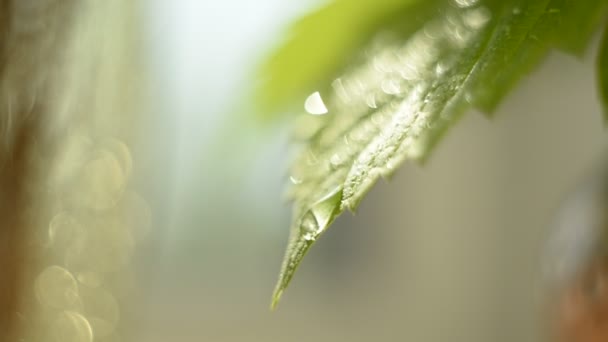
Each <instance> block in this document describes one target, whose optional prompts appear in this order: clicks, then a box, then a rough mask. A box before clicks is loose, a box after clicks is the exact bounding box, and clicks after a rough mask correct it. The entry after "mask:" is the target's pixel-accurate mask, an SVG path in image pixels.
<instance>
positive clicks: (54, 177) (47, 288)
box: [20, 132, 151, 342]
mask: <svg viewBox="0 0 608 342" xmlns="http://www.w3.org/2000/svg"><path fill="white" fill-rule="evenodd" d="M57 150H58V152H59V153H58V154H57V156H56V158H53V159H54V160H53V162H52V166H53V167H52V168H51V170H50V172H48V173H47V175H46V176H47V177H42V178H43V179H46V181H45V182H46V183H47V184H46V187H47V189H48V193H47V194H46V195H47V196H48V198H49V199H51V202H50V203H48V213H49V215H48V220H46V223H42V224H40V225H39V228H38V229H37V231H35V232H33V234H32V240H33V242H34V245H33V246H31V247H32V249H33V250H34V251H33V253H37V254H38V255H39V260H38V264H39V265H30V267H31V268H32V269H37V270H38V271H36V272H35V273H37V274H32V276H33V277H32V278H34V279H31V280H26V281H25V283H26V284H33V287H32V288H26V289H25V290H24V291H23V292H24V293H25V294H24V295H25V303H26V304H25V305H24V308H23V313H22V314H21V315H20V316H21V325H22V327H20V328H21V329H20V330H21V331H22V332H23V337H22V341H26V342H38V341H40V342H42V341H53V342H55V341H56V342H93V341H104V342H114V341H120V339H119V334H118V325H119V319H120V308H119V304H118V303H119V300H120V299H121V298H123V297H125V296H127V295H128V292H129V291H130V290H129V286H130V285H129V280H128V279H129V277H131V276H132V272H131V271H130V269H129V265H130V261H131V258H132V255H133V252H134V246H135V245H136V243H137V242H138V241H140V240H141V239H142V238H143V237H144V236H145V234H146V232H147V231H148V229H149V226H150V223H151V222H150V210H149V208H148V206H147V204H146V202H145V201H144V200H143V199H142V198H141V197H140V196H139V195H138V194H137V193H135V192H134V191H132V190H130V189H129V188H128V187H127V183H128V180H129V177H130V175H131V172H132V159H131V153H130V150H129V148H128V147H127V145H126V144H125V143H124V142H122V141H120V140H118V139H115V138H101V139H94V138H92V137H91V136H88V135H86V134H83V133H82V132H77V133H74V134H70V135H68V136H67V137H66V138H64V139H62V142H60V143H59V145H58V149H57ZM131 285H132V284H131ZM131 290H132V289H131Z"/></svg>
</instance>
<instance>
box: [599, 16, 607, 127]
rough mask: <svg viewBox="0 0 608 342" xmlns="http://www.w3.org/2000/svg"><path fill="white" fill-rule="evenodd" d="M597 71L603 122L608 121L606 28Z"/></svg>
mask: <svg viewBox="0 0 608 342" xmlns="http://www.w3.org/2000/svg"><path fill="white" fill-rule="evenodd" d="M597 69H598V71H597V73H598V81H599V93H600V98H601V101H602V104H603V105H604V121H608V26H606V29H605V30H604V37H603V38H602V43H601V45H600V52H599V54H598V56H597Z"/></svg>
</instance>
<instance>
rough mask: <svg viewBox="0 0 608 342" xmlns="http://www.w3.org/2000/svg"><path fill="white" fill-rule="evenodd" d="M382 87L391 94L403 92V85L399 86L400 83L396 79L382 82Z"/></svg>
mask: <svg viewBox="0 0 608 342" xmlns="http://www.w3.org/2000/svg"><path fill="white" fill-rule="evenodd" d="M380 87H381V88H382V91H383V92H385V93H386V94H389V95H396V94H399V93H400V92H401V87H400V86H399V83H397V82H395V81H394V80H387V81H384V82H382V85H381V86H380Z"/></svg>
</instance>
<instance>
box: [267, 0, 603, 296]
mask: <svg viewBox="0 0 608 342" xmlns="http://www.w3.org/2000/svg"><path fill="white" fill-rule="evenodd" d="M607 15H608V2H606V1H604V0H585V1H582V0H449V1H448V0H430V1H429V0H381V1H378V0H376V1H371V0H369V1H348V0H335V1H334V2H332V3H330V4H329V5H327V6H326V7H324V8H322V9H320V10H319V11H317V12H316V13H313V14H312V15H310V16H308V17H305V18H304V19H302V20H301V21H300V22H298V23H297V24H296V26H295V28H294V31H293V37H292V38H291V39H290V40H289V41H288V42H287V43H286V44H285V45H284V46H283V47H282V48H280V49H279V50H278V51H277V52H276V53H275V54H274V55H273V56H272V57H271V58H270V59H269V61H268V63H267V64H265V65H264V66H263V68H262V73H263V74H264V75H265V82H264V83H263V86H262V87H261V89H260V92H259V96H258V97H259V99H260V103H261V104H262V106H263V108H264V109H265V110H266V111H267V112H276V111H277V109H279V108H282V107H283V106H285V105H286V104H289V103H291V102H292V101H293V100H294V99H297V98H302V97H303V95H304V94H306V93H308V94H310V93H313V95H311V96H310V97H309V98H308V99H307V102H306V104H307V110H308V111H309V114H315V115H304V116H302V117H301V120H302V121H300V122H298V125H296V132H295V138H296V140H297V141H299V142H300V143H301V145H302V151H301V153H300V155H299V157H298V158H297V159H296V160H295V162H294V164H293V166H292V169H291V177H290V179H291V180H292V183H293V184H292V185H291V188H290V192H289V194H290V198H291V199H292V200H293V202H294V209H293V221H292V226H291V237H290V242H289V246H288V248H287V252H286V256H285V259H284V263H283V266H282V269H281V274H280V276H279V281H278V284H277V287H276V290H275V293H274V295H273V301H272V306H273V307H274V306H275V305H276V303H277V302H278V300H279V298H280V297H281V294H282V293H283V291H284V290H285V288H286V287H287V286H288V284H289V282H290V281H291V279H292V277H293V275H294V272H295V271H296V269H297V267H298V265H299V264H300V262H301V261H302V259H303V257H304V256H305V254H306V253H307V251H308V250H309V249H310V247H311V246H312V245H313V244H314V243H315V241H316V240H317V239H318V238H319V237H320V236H321V234H322V233H323V232H324V231H326V229H327V228H328V227H329V226H330V225H331V223H332V222H333V220H334V219H335V218H336V217H337V216H338V215H340V214H341V213H342V212H344V211H345V210H347V209H348V210H355V209H356V208H357V206H358V204H359V203H360V201H361V200H362V198H363V196H364V195H365V194H366V193H367V192H368V191H369V190H370V188H371V187H372V186H373V185H374V184H375V182H376V181H377V180H378V179H379V178H381V177H390V176H391V175H392V173H393V172H394V171H395V170H396V168H397V167H398V166H399V165H400V164H401V163H403V162H404V161H406V160H417V161H424V160H425V158H426V157H427V156H428V155H429V152H430V151H431V150H432V148H433V146H434V145H435V144H436V143H437V142H438V141H439V140H440V138H441V137H442V135H443V134H444V133H445V132H446V130H447V129H448V128H449V127H450V126H451V125H453V124H454V123H455V122H456V121H457V120H458V119H459V118H460V117H461V116H462V115H463V113H464V112H466V111H467V110H468V109H471V108H476V109H479V110H481V111H482V112H484V113H487V114H488V115H490V114H491V113H492V112H493V111H494V109H495V108H496V107H497V105H498V104H499V103H500V101H501V99H502V98H503V97H504V96H505V94H507V93H508V91H509V90H510V89H511V88H512V87H513V86H514V85H515V84H516V82H517V81H518V80H519V79H521V78H522V76H524V75H525V74H526V73H528V72H530V71H531V70H532V69H533V68H534V67H535V66H536V65H537V64H538V63H539V62H540V61H541V60H542V59H543V58H544V57H545V56H546V55H547V53H548V51H549V50H550V49H552V48H557V49H560V50H563V51H565V52H568V53H571V54H574V55H579V56H580V55H582V54H583V53H584V51H585V49H586V47H587V45H588V42H589V40H590V38H591V37H592V36H593V33H594V32H596V30H597V29H598V27H599V26H600V25H601V24H602V23H604V22H605V19H606V17H607ZM598 79H599V82H600V83H599V84H600V89H601V92H600V93H601V97H602V101H603V103H604V104H605V105H606V107H607V108H608V32H606V33H604V39H603V42H602V47H601V49H600V54H599V56H598ZM606 112H607V113H608V110H607V111H606Z"/></svg>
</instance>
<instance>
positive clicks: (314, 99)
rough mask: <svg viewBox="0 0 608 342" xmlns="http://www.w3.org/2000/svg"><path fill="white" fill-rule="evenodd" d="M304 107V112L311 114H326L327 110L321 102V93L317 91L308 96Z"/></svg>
mask: <svg viewBox="0 0 608 342" xmlns="http://www.w3.org/2000/svg"><path fill="white" fill-rule="evenodd" d="M304 109H306V112H308V113H309V114H312V115H323V114H327V112H328V110H327V107H326V106H325V102H323V99H322V98H321V94H320V93H319V92H318V91H316V92H314V93H312V94H311V95H310V96H308V98H307V99H306V101H305V102H304Z"/></svg>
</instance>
